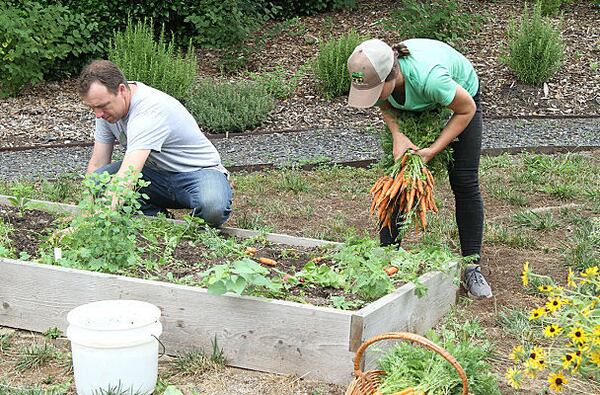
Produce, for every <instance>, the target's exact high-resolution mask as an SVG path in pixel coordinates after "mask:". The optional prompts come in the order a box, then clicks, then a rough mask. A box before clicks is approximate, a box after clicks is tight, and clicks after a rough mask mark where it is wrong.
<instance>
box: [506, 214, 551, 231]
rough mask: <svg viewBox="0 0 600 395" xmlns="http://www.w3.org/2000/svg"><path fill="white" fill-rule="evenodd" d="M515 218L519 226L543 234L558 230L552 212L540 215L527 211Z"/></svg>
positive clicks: (516, 215)
mask: <svg viewBox="0 0 600 395" xmlns="http://www.w3.org/2000/svg"><path fill="white" fill-rule="evenodd" d="M513 218H514V220H515V221H516V222H517V223H518V224H519V225H521V226H524V227H527V228H532V229H535V230H538V231H541V232H544V231H548V230H554V229H557V228H558V222H557V221H556V220H555V219H554V216H553V215H552V213H550V212H547V213H541V214H539V213H536V212H535V211H531V210H526V211H520V212H518V213H516V214H515V215H514V216H513Z"/></svg>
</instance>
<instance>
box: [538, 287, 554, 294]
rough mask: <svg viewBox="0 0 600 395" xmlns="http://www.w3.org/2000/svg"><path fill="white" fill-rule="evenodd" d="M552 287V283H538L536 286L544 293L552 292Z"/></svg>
mask: <svg viewBox="0 0 600 395" xmlns="http://www.w3.org/2000/svg"><path fill="white" fill-rule="evenodd" d="M553 289H554V287H552V285H539V286H538V290H539V291H540V292H544V293H550V292H552V290H553Z"/></svg>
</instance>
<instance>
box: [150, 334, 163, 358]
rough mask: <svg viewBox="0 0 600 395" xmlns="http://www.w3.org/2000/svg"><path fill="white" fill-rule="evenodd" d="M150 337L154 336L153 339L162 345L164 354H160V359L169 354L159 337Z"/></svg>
mask: <svg viewBox="0 0 600 395" xmlns="http://www.w3.org/2000/svg"><path fill="white" fill-rule="evenodd" d="M150 336H152V337H153V338H155V339H156V341H157V342H158V344H160V345H161V346H162V352H161V353H160V355H159V356H158V357H159V358H162V357H164V356H165V354H166V353H167V348H166V347H165V345H164V344H163V342H161V341H160V340H159V339H158V337H156V336H154V335H152V334H150Z"/></svg>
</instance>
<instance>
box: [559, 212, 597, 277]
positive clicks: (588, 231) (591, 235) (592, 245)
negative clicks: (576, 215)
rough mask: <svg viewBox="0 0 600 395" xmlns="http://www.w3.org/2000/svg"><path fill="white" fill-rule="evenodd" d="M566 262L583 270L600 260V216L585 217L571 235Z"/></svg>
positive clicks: (565, 255) (566, 251) (565, 251)
mask: <svg viewBox="0 0 600 395" xmlns="http://www.w3.org/2000/svg"><path fill="white" fill-rule="evenodd" d="M564 257H565V262H566V263H567V264H570V265H574V266H575V268H576V269H577V270H580V271H583V270H585V269H587V268H589V267H592V266H594V265H597V264H598V262H599V261H600V217H593V218H584V219H583V221H582V222H580V224H579V225H578V226H577V227H576V229H575V232H574V233H573V234H572V235H571V236H570V237H569V240H568V244H567V247H566V248H565V250H564Z"/></svg>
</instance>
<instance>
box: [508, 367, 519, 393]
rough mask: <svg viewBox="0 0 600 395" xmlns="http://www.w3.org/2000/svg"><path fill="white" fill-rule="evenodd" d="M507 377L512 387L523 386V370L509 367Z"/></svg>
mask: <svg viewBox="0 0 600 395" xmlns="http://www.w3.org/2000/svg"><path fill="white" fill-rule="evenodd" d="M505 377H506V380H507V381H508V384H510V386H511V387H513V388H515V389H519V388H521V383H522V381H523V372H522V371H521V370H519V369H515V368H509V369H508V370H507V371H506V374H505Z"/></svg>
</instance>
